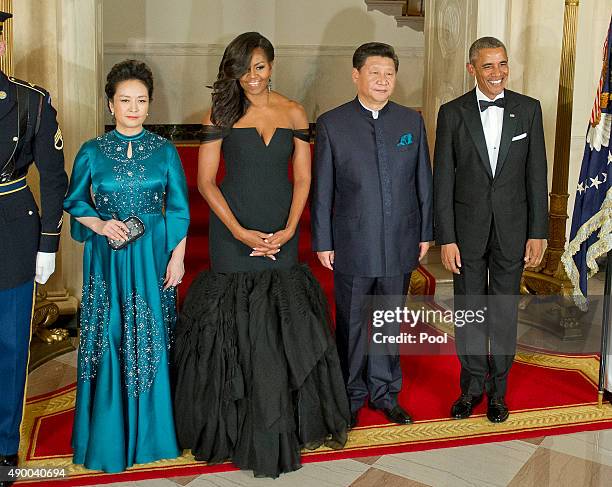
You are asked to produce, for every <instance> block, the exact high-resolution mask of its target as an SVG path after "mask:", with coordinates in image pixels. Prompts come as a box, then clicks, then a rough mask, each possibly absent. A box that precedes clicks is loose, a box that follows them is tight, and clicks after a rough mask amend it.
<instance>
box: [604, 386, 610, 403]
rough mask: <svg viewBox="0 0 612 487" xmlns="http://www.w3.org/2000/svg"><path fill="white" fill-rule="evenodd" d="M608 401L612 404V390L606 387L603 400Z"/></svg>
mask: <svg viewBox="0 0 612 487" xmlns="http://www.w3.org/2000/svg"><path fill="white" fill-rule="evenodd" d="M606 401H608V402H609V403H610V404H612V392H610V391H609V390H607V389H604V393H603V402H606Z"/></svg>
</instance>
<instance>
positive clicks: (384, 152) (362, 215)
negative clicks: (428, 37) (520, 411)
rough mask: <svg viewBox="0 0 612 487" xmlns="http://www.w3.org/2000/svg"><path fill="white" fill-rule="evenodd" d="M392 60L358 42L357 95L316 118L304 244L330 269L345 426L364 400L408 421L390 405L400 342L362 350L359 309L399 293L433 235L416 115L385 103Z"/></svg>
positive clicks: (382, 47)
mask: <svg viewBox="0 0 612 487" xmlns="http://www.w3.org/2000/svg"><path fill="white" fill-rule="evenodd" d="M398 65H399V61H398V58H397V56H396V54H395V51H394V50H393V48H392V47H391V46H389V45H387V44H382V43H376V42H372V43H368V44H364V45H362V46H360V47H359V48H358V49H357V50H356V51H355V54H354V55H353V72H352V79H353V82H354V83H355V86H356V87H357V97H355V98H354V99H353V100H352V101H350V102H348V103H345V104H344V105H341V106H339V107H337V108H335V109H333V110H331V111H329V112H327V113H325V114H323V115H321V116H320V117H319V119H318V120H317V136H316V144H315V171H314V182H313V195H312V211H311V215H312V238H313V240H312V245H313V249H314V250H315V251H316V252H317V255H318V257H319V260H320V261H321V263H322V264H323V265H324V266H325V267H326V268H328V269H330V270H333V272H334V288H335V297H336V343H337V346H338V354H339V357H340V363H341V366H342V371H343V374H344V380H345V383H346V386H347V392H348V395H349V400H350V404H351V413H352V418H351V422H352V426H354V425H355V424H356V417H357V412H358V411H359V409H360V408H361V407H362V406H363V405H364V403H365V401H366V399H367V397H368V396H369V400H370V405H371V407H374V408H375V409H380V410H382V411H384V413H385V414H386V416H387V418H388V419H389V420H390V421H392V422H395V423H400V424H407V423H410V422H411V418H410V416H409V415H408V413H407V412H406V411H405V410H404V409H402V408H401V407H400V406H399V404H398V403H397V395H398V393H399V391H400V390H401V385H402V371H401V368H400V361H399V351H398V348H397V346H396V345H391V346H389V347H387V348H386V353H385V354H381V353H378V354H370V355H369V356H368V322H367V321H366V320H364V314H363V309H364V306H365V303H366V297H367V296H368V295H383V296H390V295H396V296H397V295H402V296H405V295H406V293H407V290H408V285H409V282H410V273H411V272H412V271H413V270H414V269H415V268H416V267H417V265H418V263H419V260H420V259H421V258H422V257H423V256H424V255H425V254H426V252H427V249H428V248H429V241H430V240H432V238H433V208H432V199H433V191H432V175H431V166H430V162H429V150H428V147H427V137H426V135H425V128H424V124H423V119H422V118H421V116H420V114H419V113H417V112H415V111H414V110H411V109H409V108H406V107H403V106H401V105H398V104H396V103H393V102H391V101H389V98H390V96H391V94H392V93H393V88H394V87H395V79H396V74H397V68H398ZM402 304H403V303H402Z"/></svg>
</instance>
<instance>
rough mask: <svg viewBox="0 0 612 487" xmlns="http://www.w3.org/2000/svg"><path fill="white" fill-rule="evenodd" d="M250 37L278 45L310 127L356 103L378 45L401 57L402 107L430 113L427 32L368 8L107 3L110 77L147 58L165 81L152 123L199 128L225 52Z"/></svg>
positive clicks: (281, 87)
mask: <svg viewBox="0 0 612 487" xmlns="http://www.w3.org/2000/svg"><path fill="white" fill-rule="evenodd" d="M250 30H257V31H259V32H261V33H262V34H263V35H265V36H266V37H268V38H269V39H270V41H272V43H273V44H274V46H275V49H276V61H275V66H274V72H273V84H274V89H275V90H277V91H279V92H281V93H283V94H285V95H286V96H288V97H290V98H293V99H295V100H297V101H299V102H300V103H303V104H304V106H305V108H306V111H307V113H308V117H309V119H310V120H311V121H314V120H315V119H316V117H317V116H318V115H319V114H321V113H322V112H324V111H326V110H328V109H330V108H333V107H334V106H337V105H339V104H341V103H344V102H345V101H347V100H348V99H350V98H352V97H353V96H354V87H353V84H352V82H351V79H350V72H351V58H352V54H353V51H354V50H355V48H356V47H357V46H358V45H360V44H362V43H363V42H368V41H373V40H376V41H381V42H386V43H389V44H391V45H393V46H394V47H395V48H396V50H397V52H398V55H399V58H400V70H399V78H398V84H397V88H396V92H395V95H394V100H395V101H397V102H399V103H402V104H405V105H408V106H412V107H420V106H421V105H422V79H423V42H424V37H423V33H422V32H417V31H415V30H413V29H411V28H410V27H397V25H396V22H395V20H394V19H393V18H392V17H390V16H387V15H385V14H382V13H380V12H377V11H373V12H367V8H366V4H365V2H364V1H363V0H333V1H331V0H175V1H173V2H167V1H164V0H146V1H145V0H130V1H129V2H126V1H125V0H105V1H104V41H105V56H104V64H105V69H106V71H108V70H109V69H110V67H111V66H112V65H113V64H114V63H116V62H118V61H121V60H123V59H126V58H129V57H136V58H140V59H143V60H144V61H146V62H147V63H148V64H149V65H150V66H151V68H152V69H153V72H154V74H155V77H156V87H155V89H156V93H155V101H154V105H153V107H152V108H151V111H150V113H151V116H150V118H149V122H150V123H198V122H199V121H200V120H201V118H202V115H203V113H204V111H205V110H206V109H208V108H209V106H210V90H208V89H207V88H206V85H210V84H211V83H212V82H213V81H214V80H215V79H216V76H217V69H218V65H219V61H220V59H221V56H222V54H223V49H224V47H225V46H226V45H227V43H228V42H229V41H231V40H232V39H233V38H234V37H235V36H236V35H238V34H240V33H241V32H245V31H250Z"/></svg>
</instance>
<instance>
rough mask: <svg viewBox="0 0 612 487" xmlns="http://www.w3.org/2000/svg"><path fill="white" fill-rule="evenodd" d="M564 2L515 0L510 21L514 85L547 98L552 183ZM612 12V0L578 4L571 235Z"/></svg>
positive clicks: (543, 101) (545, 109)
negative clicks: (587, 133)
mask: <svg viewBox="0 0 612 487" xmlns="http://www.w3.org/2000/svg"><path fill="white" fill-rule="evenodd" d="M563 4H564V2H562V1H559V2H553V1H551V0H511V4H510V14H509V25H508V30H509V38H510V42H509V45H508V48H509V49H508V50H509V56H510V57H509V62H510V68H511V69H510V83H509V87H510V88H511V89H514V90H517V91H520V92H522V93H525V94H527V95H530V96H533V97H535V98H538V99H539V100H540V102H541V104H542V112H543V117H544V134H545V137H546V152H547V156H548V168H549V169H548V171H549V188H550V182H551V181H552V174H553V164H554V149H555V131H556V120H557V96H558V90H559V64H560V62H561V44H562V39H563V12H564V5H563ZM611 14H612V0H581V1H580V5H579V7H578V28H577V39H576V62H575V74H574V98H573V100H574V102H573V113H572V135H571V141H570V142H571V147H570V166H569V183H568V193H569V200H568V216H569V218H568V219H567V225H566V238H568V239H569V231H570V228H571V217H572V213H573V209H574V201H575V194H576V185H577V181H578V175H579V173H580V165H581V162H582V154H583V151H584V144H585V135H586V129H587V123H588V121H589V118H590V114H591V108H592V107H593V102H594V100H595V90H596V86H597V83H598V81H599V76H600V74H601V66H602V48H603V43H604V40H605V37H606V34H607V32H608V25H609V23H610V15H611Z"/></svg>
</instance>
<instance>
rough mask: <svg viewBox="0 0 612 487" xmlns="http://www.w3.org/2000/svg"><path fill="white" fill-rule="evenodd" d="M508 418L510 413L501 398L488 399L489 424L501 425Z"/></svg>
mask: <svg viewBox="0 0 612 487" xmlns="http://www.w3.org/2000/svg"><path fill="white" fill-rule="evenodd" d="M508 416H510V412H509V411H508V406H506V401H504V398H503V397H492V398H490V399H489V407H488V408H487V418H488V419H489V421H491V423H503V422H504V421H506V420H507V419H508Z"/></svg>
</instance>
